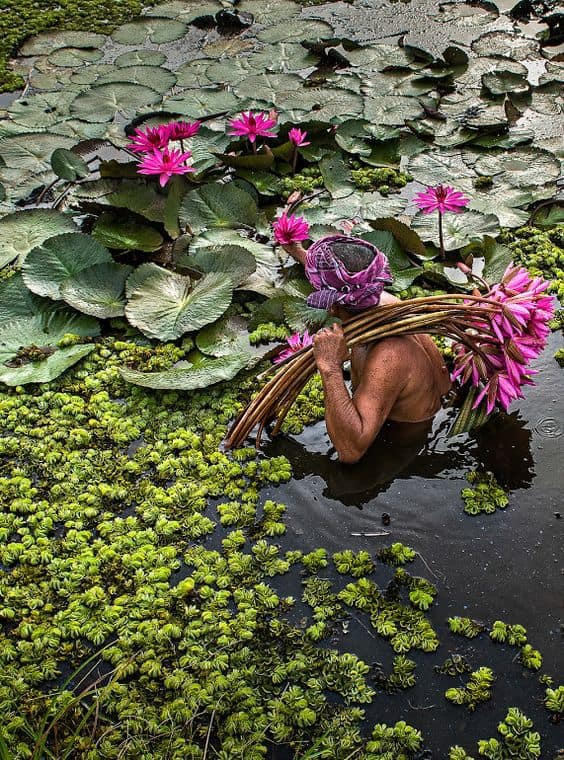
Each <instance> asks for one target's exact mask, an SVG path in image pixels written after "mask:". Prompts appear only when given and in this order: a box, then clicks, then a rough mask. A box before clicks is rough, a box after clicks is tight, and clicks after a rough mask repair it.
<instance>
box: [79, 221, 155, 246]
mask: <svg viewBox="0 0 564 760" xmlns="http://www.w3.org/2000/svg"><path fill="white" fill-rule="evenodd" d="M92 235H93V237H95V238H96V240H98V242H100V243H102V245H105V246H107V247H108V248H113V249H115V250H118V251H127V250H134V251H145V252H146V253H151V252H152V251H156V250H157V249H158V248H160V247H161V245H162V244H163V237H162V235H161V234H160V233H159V232H157V230H156V229H154V228H153V227H149V225H147V224H139V222H137V221H135V220H132V219H127V218H125V219H124V218H123V217H121V216H116V215H114V214H102V216H101V217H99V219H98V221H97V222H96V224H95V225H94V229H93V230H92Z"/></svg>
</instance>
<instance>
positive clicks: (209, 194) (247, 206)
mask: <svg viewBox="0 0 564 760" xmlns="http://www.w3.org/2000/svg"><path fill="white" fill-rule="evenodd" d="M257 216H258V208H257V204H256V201H255V199H254V198H253V197H252V196H251V195H249V193H247V192H245V190H243V189H242V188H240V187H238V186H237V185H235V184H234V183H232V182H231V183H229V184H227V185H219V184H216V183H213V184H209V185H203V186H202V187H200V188H198V189H197V190H192V191H191V192H189V193H188V194H187V195H186V196H185V197H184V200H183V201H182V204H181V206H180V211H179V219H180V223H181V224H182V225H183V226H187V225H189V226H190V228H191V229H192V230H193V231H194V232H199V231H201V230H203V229H206V228H211V227H231V228H234V229H237V228H238V227H241V226H242V225H249V226H253V225H254V224H255V222H256V220H257Z"/></svg>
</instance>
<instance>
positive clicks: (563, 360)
mask: <svg viewBox="0 0 564 760" xmlns="http://www.w3.org/2000/svg"><path fill="white" fill-rule="evenodd" d="M554 358H555V359H556V361H557V362H558V364H559V365H560V366H561V367H564V348H559V349H558V351H556V353H555V354H554Z"/></svg>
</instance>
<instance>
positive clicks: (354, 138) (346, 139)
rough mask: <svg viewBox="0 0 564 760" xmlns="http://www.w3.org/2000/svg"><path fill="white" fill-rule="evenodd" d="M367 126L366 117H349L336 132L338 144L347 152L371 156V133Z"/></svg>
mask: <svg viewBox="0 0 564 760" xmlns="http://www.w3.org/2000/svg"><path fill="white" fill-rule="evenodd" d="M367 126H368V122H367V121H366V120H365V119H347V121H344V122H342V123H341V124H339V128H338V129H337V131H336V132H335V141H336V143H337V145H338V146H339V147H340V148H342V149H343V150H346V151H347V153H353V154H355V155H358V156H369V155H370V153H371V151H372V148H371V147H370V145H369V143H368V141H369V140H370V135H369V133H368V132H367V131H366V127H367Z"/></svg>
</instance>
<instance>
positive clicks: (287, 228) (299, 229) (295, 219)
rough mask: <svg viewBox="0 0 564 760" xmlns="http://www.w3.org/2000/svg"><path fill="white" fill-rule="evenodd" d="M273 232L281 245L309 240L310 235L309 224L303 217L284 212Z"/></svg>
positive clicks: (273, 227) (274, 224)
mask: <svg viewBox="0 0 564 760" xmlns="http://www.w3.org/2000/svg"><path fill="white" fill-rule="evenodd" d="M272 230H273V232H274V239H275V240H276V242H277V243H279V244H280V245H291V244H292V243H298V242H300V241H301V240H307V236H308V235H309V224H308V223H307V222H306V220H305V219H304V218H303V216H295V215H294V214H290V216H288V214H287V213H286V212H285V211H284V212H283V213H282V214H281V215H280V216H279V217H278V219H277V220H276V221H275V222H274V223H273V225H272Z"/></svg>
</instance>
